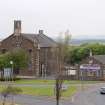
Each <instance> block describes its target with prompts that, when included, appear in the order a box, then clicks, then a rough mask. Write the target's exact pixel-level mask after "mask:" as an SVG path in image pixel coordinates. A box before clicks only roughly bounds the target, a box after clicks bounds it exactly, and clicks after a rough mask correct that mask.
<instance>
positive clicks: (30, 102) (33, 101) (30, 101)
mask: <svg viewBox="0 0 105 105" xmlns="http://www.w3.org/2000/svg"><path fill="white" fill-rule="evenodd" d="M0 99H2V98H0ZM9 100H11V97H10V98H8V101H9ZM15 102H16V103H18V104H21V105H56V102H55V99H51V98H48V97H47V98H45V97H35V96H26V95H18V96H16V97H15ZM60 105H74V104H72V102H71V101H69V100H68V101H64V100H62V101H60Z"/></svg>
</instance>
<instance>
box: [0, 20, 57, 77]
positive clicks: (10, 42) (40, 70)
mask: <svg viewBox="0 0 105 105" xmlns="http://www.w3.org/2000/svg"><path fill="white" fill-rule="evenodd" d="M16 48H22V49H24V50H25V51H26V53H28V54H29V56H30V60H29V65H28V67H27V69H25V70H19V75H21V76H37V77H39V76H50V75H55V73H56V66H57V59H58V58H57V56H56V54H54V49H56V50H57V43H56V42H55V41H54V40H52V39H51V38H49V37H48V36H46V35H45V34H44V31H43V30H39V33H38V34H34V33H33V34H30V33H22V30H21V21H20V20H15V21H14V32H13V34H11V35H10V36H9V37H7V38H6V39H4V40H2V41H1V44H0V52H1V53H5V52H8V51H12V50H14V49H16Z"/></svg>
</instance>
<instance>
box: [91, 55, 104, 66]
mask: <svg viewBox="0 0 105 105" xmlns="http://www.w3.org/2000/svg"><path fill="white" fill-rule="evenodd" d="M93 58H94V59H96V60H97V61H99V62H101V63H102V64H105V55H94V56H93Z"/></svg>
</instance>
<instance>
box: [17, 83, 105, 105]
mask: <svg viewBox="0 0 105 105" xmlns="http://www.w3.org/2000/svg"><path fill="white" fill-rule="evenodd" d="M102 86H105V84H97V85H93V86H91V88H89V89H85V90H83V91H80V92H78V93H77V94H76V95H75V96H74V97H73V98H72V99H68V100H61V101H60V105H104V104H105V95H101V94H100V93H99V89H100V87H102ZM15 101H16V103H18V104H21V105H56V102H55V99H52V98H48V97H47V98H45V97H36V96H29V95H28V96H26V95H18V96H16V97H15Z"/></svg>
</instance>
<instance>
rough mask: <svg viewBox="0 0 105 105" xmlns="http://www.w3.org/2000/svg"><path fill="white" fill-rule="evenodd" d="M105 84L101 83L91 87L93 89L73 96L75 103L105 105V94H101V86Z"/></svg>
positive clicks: (80, 104)
mask: <svg viewBox="0 0 105 105" xmlns="http://www.w3.org/2000/svg"><path fill="white" fill-rule="evenodd" d="M102 86H105V84H99V85H96V86H93V87H91V89H88V90H85V91H82V92H80V93H78V94H77V95H76V96H74V98H73V101H74V102H73V103H74V104H75V105H105V95H101V94H100V92H99V90H100V87H102Z"/></svg>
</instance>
